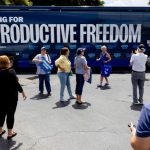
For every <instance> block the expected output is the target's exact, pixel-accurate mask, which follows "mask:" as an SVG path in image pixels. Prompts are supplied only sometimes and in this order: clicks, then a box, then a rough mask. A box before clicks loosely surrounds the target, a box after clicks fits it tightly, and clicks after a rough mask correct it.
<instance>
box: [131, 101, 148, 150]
mask: <svg viewBox="0 0 150 150" xmlns="http://www.w3.org/2000/svg"><path fill="white" fill-rule="evenodd" d="M129 127H130V130H131V146H132V148H133V149H134V150H150V104H148V105H144V106H143V108H142V111H141V115H140V118H139V121H138V125H137V127H135V125H134V124H133V123H132V122H131V123H130V124H129Z"/></svg>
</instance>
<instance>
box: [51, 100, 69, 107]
mask: <svg viewBox="0 0 150 150" xmlns="http://www.w3.org/2000/svg"><path fill="white" fill-rule="evenodd" d="M55 104H56V107H53V109H57V108H63V107H66V106H68V105H69V104H70V101H65V102H63V103H62V102H60V101H58V102H56V103H55Z"/></svg>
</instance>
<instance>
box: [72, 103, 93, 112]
mask: <svg viewBox="0 0 150 150" xmlns="http://www.w3.org/2000/svg"><path fill="white" fill-rule="evenodd" d="M89 106H91V104H90V103H88V102H84V103H83V104H82V105H78V104H76V103H75V104H73V105H72V107H73V108H74V109H81V110H83V109H87V108H88V107H89Z"/></svg>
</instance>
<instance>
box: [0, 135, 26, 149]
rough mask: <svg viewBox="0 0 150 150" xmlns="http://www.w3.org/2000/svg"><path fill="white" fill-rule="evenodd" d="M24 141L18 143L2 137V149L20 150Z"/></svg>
mask: <svg viewBox="0 0 150 150" xmlns="http://www.w3.org/2000/svg"><path fill="white" fill-rule="evenodd" d="M22 145H23V143H18V144H16V141H13V140H6V139H4V138H0V150H19V149H20V147H21V146H22Z"/></svg>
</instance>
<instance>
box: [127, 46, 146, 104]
mask: <svg viewBox="0 0 150 150" xmlns="http://www.w3.org/2000/svg"><path fill="white" fill-rule="evenodd" d="M144 52H145V47H144V45H143V44H140V45H139V47H138V48H137V51H136V54H132V56H131V59H130V65H131V66H132V74H131V81H132V87H133V104H134V105H137V104H143V94H144V82H145V70H146V66H145V65H146V61H147V57H148V56H147V55H145V54H144ZM137 88H139V98H138V96H137ZM138 102H139V103H138Z"/></svg>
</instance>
